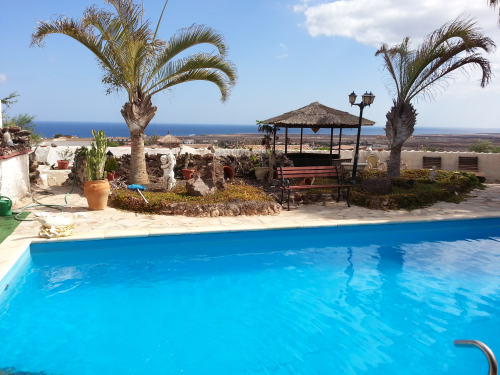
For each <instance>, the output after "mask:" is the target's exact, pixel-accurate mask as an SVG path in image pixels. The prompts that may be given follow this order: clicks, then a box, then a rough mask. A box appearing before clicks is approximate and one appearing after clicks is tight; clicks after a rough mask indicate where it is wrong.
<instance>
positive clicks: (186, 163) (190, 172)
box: [182, 152, 196, 180]
mask: <svg viewBox="0 0 500 375" xmlns="http://www.w3.org/2000/svg"><path fill="white" fill-rule="evenodd" d="M190 160H191V154H190V153H188V152H186V153H185V154H184V168H182V175H183V176H184V179H186V180H189V179H190V178H191V176H192V175H193V173H194V172H196V170H195V169H188V167H189V162H190Z"/></svg>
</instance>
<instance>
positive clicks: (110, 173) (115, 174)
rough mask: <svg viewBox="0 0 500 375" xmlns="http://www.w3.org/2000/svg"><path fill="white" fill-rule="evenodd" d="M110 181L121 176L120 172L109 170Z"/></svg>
mask: <svg viewBox="0 0 500 375" xmlns="http://www.w3.org/2000/svg"><path fill="white" fill-rule="evenodd" d="M107 173H108V174H107V178H108V181H114V180H116V179H117V178H118V177H120V172H107Z"/></svg>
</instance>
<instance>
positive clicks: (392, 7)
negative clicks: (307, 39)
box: [294, 0, 498, 47]
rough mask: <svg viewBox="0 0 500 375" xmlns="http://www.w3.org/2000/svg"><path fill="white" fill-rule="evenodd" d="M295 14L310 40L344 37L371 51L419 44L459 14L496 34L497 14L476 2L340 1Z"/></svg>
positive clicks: (302, 6)
mask: <svg viewBox="0 0 500 375" xmlns="http://www.w3.org/2000/svg"><path fill="white" fill-rule="evenodd" d="M294 11H295V12H298V13H303V14H304V15H305V17H306V19H305V23H304V25H303V26H305V27H306V28H307V30H308V32H309V34H310V35H311V36H319V35H326V36H343V37H347V38H353V39H355V40H357V41H358V42H360V43H363V44H367V45H371V46H374V47H378V46H380V44H381V43H382V42H385V43H388V44H390V45H391V44H395V43H398V42H401V40H402V39H403V37H405V36H410V37H412V39H414V40H415V41H416V42H418V41H419V40H421V38H423V37H424V36H425V35H427V34H428V33H429V32H431V31H433V30H434V29H436V28H438V27H440V26H441V25H443V24H444V23H445V22H448V21H450V20H453V19H454V18H456V17H457V16H459V15H460V14H462V13H465V14H467V15H471V16H474V17H477V18H478V20H479V21H480V24H481V25H482V26H483V27H485V28H486V29H487V31H488V32H489V35H491V34H492V31H493V30H494V31H495V32H496V33H497V34H498V26H497V24H496V21H497V17H498V15H497V12H495V11H494V10H492V9H491V8H489V7H488V5H487V3H486V1H478V0H454V1H437V0H403V1H402V0H340V1H335V2H329V3H322V4H317V5H311V6H309V5H308V4H307V3H304V2H302V3H301V4H298V5H295V6H294ZM483 21H484V22H483ZM485 25H487V26H485Z"/></svg>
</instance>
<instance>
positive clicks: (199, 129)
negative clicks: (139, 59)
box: [36, 121, 500, 138]
mask: <svg viewBox="0 0 500 375" xmlns="http://www.w3.org/2000/svg"><path fill="white" fill-rule="evenodd" d="M36 125H37V127H36V130H37V132H39V133H42V134H43V136H44V137H46V138H51V137H52V136H53V135H54V134H57V133H60V134H63V135H74V136H77V137H83V138H90V137H92V129H95V130H104V132H105V133H106V135H107V136H109V137H128V136H130V133H129V131H128V128H127V125H126V124H125V123H124V122H123V123H119V122H69V121H36ZM168 132H170V134H173V135H177V136H189V135H191V136H194V135H208V134H240V133H257V125H219V124H210V125H209V124H156V123H151V124H149V126H148V127H147V128H146V134H147V135H153V134H158V135H165V134H167V133H168ZM289 133H300V129H290V130H289ZM355 133H356V130H355V129H344V131H343V134H347V135H348V134H355ZM498 133H500V129H499V128H470V129H469V128H444V127H442V128H429V127H419V126H417V127H415V132H414V134H416V135H422V134H498ZM304 134H312V131H311V130H308V129H305V130H304ZM317 134H329V130H326V129H322V130H320V131H319V132H318V133H317ZM334 134H338V130H337V129H335V130H334ZM361 134H365V135H383V134H385V131H384V127H383V126H364V127H363V129H362V133H361Z"/></svg>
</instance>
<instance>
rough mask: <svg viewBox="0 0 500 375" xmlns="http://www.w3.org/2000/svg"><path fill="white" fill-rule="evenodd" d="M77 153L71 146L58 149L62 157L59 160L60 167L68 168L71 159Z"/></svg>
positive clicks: (58, 166) (58, 165)
mask: <svg viewBox="0 0 500 375" xmlns="http://www.w3.org/2000/svg"><path fill="white" fill-rule="evenodd" d="M74 154H75V153H74V152H73V151H71V150H70V148H69V147H66V149H65V150H62V151H57V155H58V156H59V157H60V158H61V160H58V161H57V168H58V169H68V167H69V161H70V159H71V158H72V157H73V155H74Z"/></svg>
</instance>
